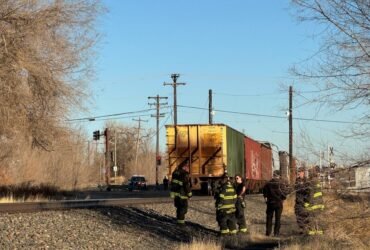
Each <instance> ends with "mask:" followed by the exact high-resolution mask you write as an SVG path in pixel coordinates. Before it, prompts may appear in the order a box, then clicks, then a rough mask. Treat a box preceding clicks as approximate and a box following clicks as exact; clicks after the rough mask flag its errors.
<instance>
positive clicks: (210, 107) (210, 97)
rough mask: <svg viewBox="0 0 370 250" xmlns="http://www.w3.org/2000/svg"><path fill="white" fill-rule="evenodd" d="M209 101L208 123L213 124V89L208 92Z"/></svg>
mask: <svg viewBox="0 0 370 250" xmlns="http://www.w3.org/2000/svg"><path fill="white" fill-rule="evenodd" d="M208 99H209V107H208V123H209V124H213V119H212V110H213V107H212V89H210V90H209V91H208Z"/></svg>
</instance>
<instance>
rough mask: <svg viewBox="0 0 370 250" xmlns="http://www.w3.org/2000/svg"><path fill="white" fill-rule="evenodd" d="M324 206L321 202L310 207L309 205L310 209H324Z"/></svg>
mask: <svg viewBox="0 0 370 250" xmlns="http://www.w3.org/2000/svg"><path fill="white" fill-rule="evenodd" d="M324 208H325V205H323V204H320V205H313V206H312V207H310V209H311V210H315V209H324Z"/></svg>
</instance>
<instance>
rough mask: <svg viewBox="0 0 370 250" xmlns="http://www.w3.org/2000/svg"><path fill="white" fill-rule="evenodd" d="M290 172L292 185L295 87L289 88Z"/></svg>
mask: <svg viewBox="0 0 370 250" xmlns="http://www.w3.org/2000/svg"><path fill="white" fill-rule="evenodd" d="M289 170H290V183H291V184H294V182H295V177H296V176H295V175H296V171H295V166H294V165H293V87H292V86H289Z"/></svg>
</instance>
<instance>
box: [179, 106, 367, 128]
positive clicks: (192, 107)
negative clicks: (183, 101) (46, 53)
mask: <svg viewBox="0 0 370 250" xmlns="http://www.w3.org/2000/svg"><path fill="white" fill-rule="evenodd" d="M178 107H182V108H190V109H198V110H205V108H201V107H195V106H185V105H178ZM214 111H217V112H220V113H228V114H239V115H249V116H257V117H267V118H276V119H287V117H286V116H278V115H266V114H258V113H249V112H238V111H231V110H221V109H214ZM293 120H300V121H313V122H328V123H343V124H362V125H365V124H369V125H370V123H368V122H353V121H340V120H326V119H312V118H303V117H293Z"/></svg>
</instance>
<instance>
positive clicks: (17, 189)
mask: <svg viewBox="0 0 370 250" xmlns="http://www.w3.org/2000/svg"><path fill="white" fill-rule="evenodd" d="M61 194H62V191H60V190H59V189H58V188H56V187H55V186H53V185H49V184H40V185H32V184H31V183H30V182H26V183H21V184H18V185H9V186H0V203H13V202H25V201H27V202H28V201H32V202H38V201H46V200H51V199H55V198H56V197H57V196H60V195H61Z"/></svg>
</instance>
